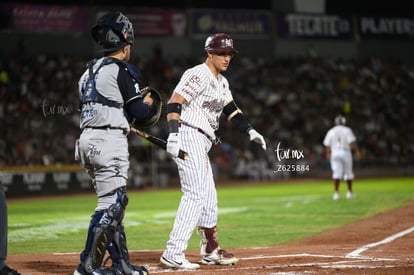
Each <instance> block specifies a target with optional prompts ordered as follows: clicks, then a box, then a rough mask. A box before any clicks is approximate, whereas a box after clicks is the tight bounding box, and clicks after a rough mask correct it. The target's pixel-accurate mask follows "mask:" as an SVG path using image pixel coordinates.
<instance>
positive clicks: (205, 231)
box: [198, 226, 219, 254]
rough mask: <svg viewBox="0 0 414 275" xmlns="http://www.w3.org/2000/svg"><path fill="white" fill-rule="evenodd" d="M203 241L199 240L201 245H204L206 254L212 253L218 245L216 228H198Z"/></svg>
mask: <svg viewBox="0 0 414 275" xmlns="http://www.w3.org/2000/svg"><path fill="white" fill-rule="evenodd" d="M198 230H199V231H200V232H201V235H202V237H203V239H202V240H201V242H202V244H203V245H206V253H208V254H209V253H212V252H213V251H214V250H215V249H216V248H217V247H218V246H219V245H218V237H217V226H214V227H213V228H204V227H199V228H198Z"/></svg>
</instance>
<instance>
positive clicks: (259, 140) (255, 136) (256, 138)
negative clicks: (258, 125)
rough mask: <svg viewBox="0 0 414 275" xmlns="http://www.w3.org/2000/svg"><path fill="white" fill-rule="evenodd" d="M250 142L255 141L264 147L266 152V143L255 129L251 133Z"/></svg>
mask: <svg viewBox="0 0 414 275" xmlns="http://www.w3.org/2000/svg"><path fill="white" fill-rule="evenodd" d="M249 136H250V141H254V142H256V143H259V144H260V145H262V148H263V150H265V151H266V141H265V140H264V138H263V136H262V135H261V134H259V133H258V132H257V131H256V130H255V129H251V130H250V131H249Z"/></svg>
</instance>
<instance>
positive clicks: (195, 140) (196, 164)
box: [163, 125, 218, 261]
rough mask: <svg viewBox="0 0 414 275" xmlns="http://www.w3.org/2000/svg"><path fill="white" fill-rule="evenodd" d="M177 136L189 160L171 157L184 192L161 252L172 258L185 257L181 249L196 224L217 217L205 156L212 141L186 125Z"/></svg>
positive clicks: (213, 222)
mask: <svg viewBox="0 0 414 275" xmlns="http://www.w3.org/2000/svg"><path fill="white" fill-rule="evenodd" d="M180 136H181V146H182V149H183V150H184V151H187V152H188V154H189V159H188V160H181V159H179V158H174V161H175V163H176V164H177V167H178V173H179V176H180V184H181V191H182V192H183V195H182V197H181V202H180V205H179V207H178V210H177V214H176V217H175V221H174V227H173V229H172V231H171V233H170V239H169V240H168V242H167V248H166V250H165V251H164V254H163V256H164V257H166V258H168V259H172V260H175V261H180V260H182V259H183V258H185V255H184V250H186V249H187V245H188V240H189V239H190V237H191V235H192V233H193V231H194V229H195V228H196V226H197V225H198V226H201V227H206V228H211V227H214V226H215V225H216V224H217V217H218V207H217V192H216V188H215V183H214V178H213V171H212V168H211V163H210V159H209V157H208V152H209V150H210V149H211V146H212V142H211V141H210V139H208V138H207V136H206V135H204V134H203V133H200V132H199V131H198V130H197V129H195V128H191V127H188V126H186V125H182V126H181V127H180Z"/></svg>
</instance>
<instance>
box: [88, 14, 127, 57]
mask: <svg viewBox="0 0 414 275" xmlns="http://www.w3.org/2000/svg"><path fill="white" fill-rule="evenodd" d="M91 34H92V37H93V39H94V40H95V41H96V43H98V44H99V45H101V46H103V49H102V50H101V51H102V52H115V51H117V50H120V49H122V48H123V47H125V46H126V45H128V44H130V45H133V44H134V28H133V26H132V23H131V21H129V19H128V17H126V16H125V15H123V14H122V13H121V12H119V11H115V12H108V13H106V14H105V15H103V16H102V17H100V18H99V19H98V21H97V22H96V25H95V26H94V27H93V28H92V30H91Z"/></svg>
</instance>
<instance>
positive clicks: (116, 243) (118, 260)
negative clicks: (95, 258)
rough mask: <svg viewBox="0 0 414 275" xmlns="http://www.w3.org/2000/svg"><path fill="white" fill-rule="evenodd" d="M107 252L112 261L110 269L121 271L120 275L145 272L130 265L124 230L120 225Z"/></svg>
mask: <svg viewBox="0 0 414 275" xmlns="http://www.w3.org/2000/svg"><path fill="white" fill-rule="evenodd" d="M108 251H109V254H110V255H111V259H112V268H114V269H117V270H120V271H122V274H127V275H130V274H138V273H136V271H144V270H145V268H144V267H138V266H133V265H132V264H131V263H130V261H129V252H128V248H127V242H126V235H125V230H124V226H123V225H122V224H119V225H118V227H117V228H116V231H115V234H114V239H113V241H112V245H111V246H110V247H109V250H108ZM142 269H143V270H142ZM140 274H141V273H140Z"/></svg>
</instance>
